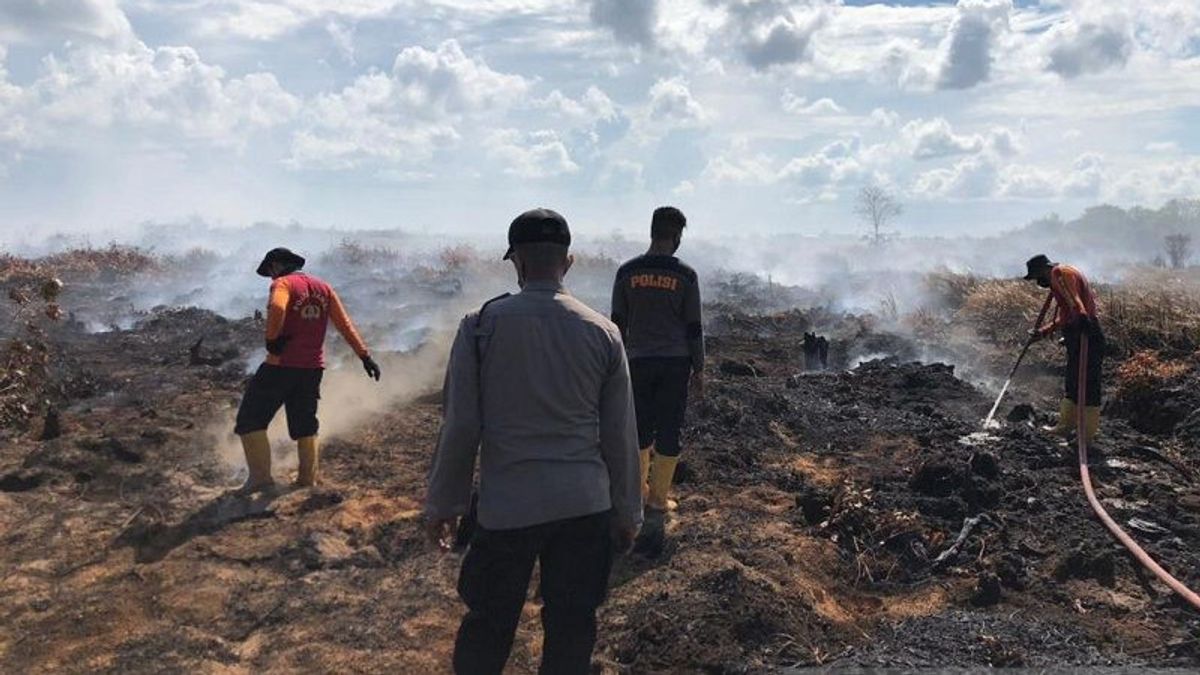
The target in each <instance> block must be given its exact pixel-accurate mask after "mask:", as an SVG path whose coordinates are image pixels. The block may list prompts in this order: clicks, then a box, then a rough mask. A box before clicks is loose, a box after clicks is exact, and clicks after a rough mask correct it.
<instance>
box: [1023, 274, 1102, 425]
mask: <svg viewBox="0 0 1200 675" xmlns="http://www.w3.org/2000/svg"><path fill="white" fill-rule="evenodd" d="M1026 268H1027V274H1026V275H1025V278H1026V279H1027V280H1030V281H1036V282H1037V283H1038V285H1039V286H1041V287H1042V288H1049V289H1050V293H1051V295H1053V296H1054V304H1055V313H1054V320H1053V321H1051V322H1050V323H1049V324H1047V325H1045V326H1042V327H1039V329H1037V330H1034V331H1031V335H1030V338H1031V339H1034V340H1040V339H1043V338H1047V337H1049V336H1051V335H1053V334H1054V333H1055V332H1056V331H1062V333H1063V338H1064V340H1065V342H1066V346H1067V378H1066V379H1067V381H1066V398H1064V399H1063V401H1062V404H1061V406H1060V407H1059V416H1058V424H1057V425H1055V426H1053V427H1048V428H1047V429H1046V430H1047V431H1049V432H1051V433H1053V434H1057V435H1060V436H1068V435H1070V433H1071V432H1073V431H1075V430H1076V426H1077V422H1076V415H1077V412H1078V408H1077V406H1078V405H1079V393H1080V392H1079V368H1080V365H1081V364H1080V344H1081V342H1082V339H1083V337H1084V336H1086V337H1087V345H1088V350H1087V351H1088V353H1087V364H1086V367H1087V390H1086V391H1085V392H1084V394H1085V396H1084V399H1085V400H1084V424H1085V428H1084V429H1083V433H1084V438H1086V439H1087V440H1089V441H1090V440H1092V438H1094V437H1095V436H1096V434H1097V433H1098V432H1099V431H1100V403H1101V399H1100V397H1101V393H1102V392H1101V377H1102V375H1103V365H1104V350H1105V341H1104V331H1103V330H1101V328H1100V318H1099V314H1098V312H1097V310H1096V295H1095V293H1093V292H1092V287H1091V284H1090V283H1088V280H1087V277H1085V276H1084V275H1083V273H1082V272H1080V271H1079V270H1078V269H1076V268H1074V267H1072V266H1070V265H1062V264H1059V263H1054V262H1050V258H1048V257H1046V256H1045V255H1037V256H1034V257H1033V258H1030V259H1029V261H1028V262H1027V263H1026Z"/></svg>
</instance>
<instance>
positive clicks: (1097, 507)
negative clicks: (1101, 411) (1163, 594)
mask: <svg viewBox="0 0 1200 675" xmlns="http://www.w3.org/2000/svg"><path fill="white" fill-rule="evenodd" d="M1087 363H1088V334H1087V333H1086V332H1085V333H1083V334H1082V335H1081V336H1080V337H1079V396H1078V398H1079V401H1078V405H1077V406H1076V420H1075V424H1076V427H1075V429H1076V432H1075V436H1076V438H1077V439H1078V441H1079V478H1080V480H1082V481H1083V489H1084V492H1086V493H1087V499H1088V503H1089V504H1091V505H1092V510H1093V511H1095V512H1096V515H1097V516H1099V518H1100V522H1102V523H1104V527H1106V528H1108V531H1109V532H1111V533H1112V535H1113V536H1114V537H1116V538H1117V541H1119V542H1121V543H1122V544H1124V545H1125V548H1127V549H1129V552H1130V553H1132V554H1133V557H1134V558H1137V560H1138V562H1140V563H1141V564H1142V565H1143V566H1144V567H1145V568H1146V569H1148V570H1150V571H1151V572H1153V573H1154V576H1156V577H1158V579H1159V580H1160V581H1162V582H1163V583H1164V584H1166V585H1168V586H1170V587H1171V590H1173V591H1175V592H1176V593H1178V594H1179V595H1181V596H1183V599H1184V600H1187V601H1188V602H1189V603H1191V605H1192V606H1193V607H1195V608H1196V609H1198V610H1200V595H1197V594H1196V593H1195V592H1194V591H1192V590H1191V589H1190V588H1188V587H1187V586H1184V585H1183V584H1182V583H1181V582H1180V581H1179V580H1178V579H1176V578H1175V577H1173V576H1171V574H1170V573H1169V572H1167V571H1166V570H1165V569H1163V568H1162V566H1161V565H1159V564H1158V563H1157V562H1155V561H1154V558H1151V557H1150V554H1149V553H1146V551H1145V550H1144V549H1142V547H1141V546H1139V545H1138V543H1137V542H1136V541H1134V540H1133V537H1130V536H1129V535H1128V534H1126V533H1125V530H1122V529H1121V526H1120V525H1117V522H1116V521H1115V520H1113V519H1112V516H1110V515H1108V512H1107V511H1105V510H1104V506H1102V505H1101V504H1100V500H1099V499H1097V498H1096V491H1095V489H1093V487H1092V476H1091V474H1090V473H1089V472H1088V448H1087V432H1086V421H1085V419H1084V411H1085V410H1086V406H1087Z"/></svg>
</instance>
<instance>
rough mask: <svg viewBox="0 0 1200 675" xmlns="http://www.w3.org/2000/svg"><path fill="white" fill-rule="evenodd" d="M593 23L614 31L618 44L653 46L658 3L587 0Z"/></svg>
mask: <svg viewBox="0 0 1200 675" xmlns="http://www.w3.org/2000/svg"><path fill="white" fill-rule="evenodd" d="M588 4H589V5H590V8H589V15H590V16H591V18H592V21H593V22H594V23H595V24H596V25H597V26H600V27H602V28H606V29H608V30H611V31H612V34H613V37H615V38H616V39H617V41H618V42H623V43H626V44H634V45H641V46H643V47H649V46H651V45H653V44H654V26H655V24H656V23H657V22H658V0H588Z"/></svg>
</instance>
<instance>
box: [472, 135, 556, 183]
mask: <svg viewBox="0 0 1200 675" xmlns="http://www.w3.org/2000/svg"><path fill="white" fill-rule="evenodd" d="M484 147H485V148H486V150H487V153H488V157H490V158H491V159H492V160H494V161H496V162H497V164H499V166H500V170H501V171H502V172H503V173H505V174H507V175H510V176H516V177H518V178H528V179H540V178H549V177H553V176H560V175H563V174H571V173H575V172H577V171H579V165H577V164H576V163H575V162H574V161H573V160H572V159H571V155H570V153H569V152H567V146H566V145H564V144H563V142H562V139H560V138H559V136H558V134H557V133H556V132H554V131H535V132H533V133H529V134H524V133H522V132H520V131H518V130H516V129H500V130H497V131H494V132H492V134H491V135H489V136H488V137H487V139H486V140H485V141H484Z"/></svg>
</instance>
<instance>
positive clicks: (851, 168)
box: [779, 136, 867, 189]
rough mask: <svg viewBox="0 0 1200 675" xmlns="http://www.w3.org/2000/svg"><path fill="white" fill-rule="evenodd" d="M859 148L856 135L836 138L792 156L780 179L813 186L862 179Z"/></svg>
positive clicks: (823, 186) (824, 185)
mask: <svg viewBox="0 0 1200 675" xmlns="http://www.w3.org/2000/svg"><path fill="white" fill-rule="evenodd" d="M861 147H862V143H861V141H860V140H859V139H858V137H857V136H851V137H847V138H841V139H838V140H836V141H834V142H832V143H830V144H828V145H826V146H825V147H823V148H821V149H820V150H819V151H817V152H816V153H814V154H812V155H808V156H805V157H796V158H794V159H792V160H791V161H789V162H788V163H787V164H785V165H784V166H783V168H782V169H781V170H780V171H779V178H780V180H784V181H788V182H792V183H795V184H798V185H800V186H803V187H806V188H814V189H819V188H827V187H829V186H835V185H839V184H842V183H846V182H848V181H858V180H862V179H863V178H864V177H865V176H866V175H867V171H866V168H865V167H864V166H863V164H862V162H861V161H860V160H859V157H858V155H859V151H860V150H861Z"/></svg>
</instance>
